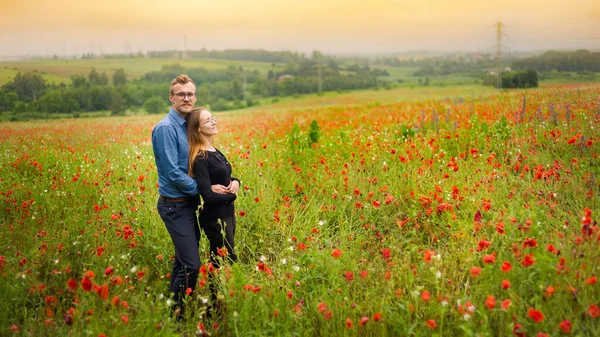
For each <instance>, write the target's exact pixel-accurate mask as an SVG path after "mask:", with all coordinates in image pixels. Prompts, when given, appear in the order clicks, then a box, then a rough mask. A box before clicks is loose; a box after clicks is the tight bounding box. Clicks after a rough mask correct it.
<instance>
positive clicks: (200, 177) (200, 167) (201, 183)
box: [194, 158, 237, 205]
mask: <svg viewBox="0 0 600 337" xmlns="http://www.w3.org/2000/svg"><path fill="white" fill-rule="evenodd" d="M194 179H196V183H197V184H198V190H199V191H200V195H201V196H202V200H203V201H204V203H206V204H207V205H210V204H224V203H226V202H232V201H234V200H235V199H236V198H237V196H236V195H235V194H228V193H227V194H221V193H215V192H213V190H212V188H211V184H210V174H209V172H208V161H207V160H206V158H204V159H200V158H196V160H195V161H194Z"/></svg>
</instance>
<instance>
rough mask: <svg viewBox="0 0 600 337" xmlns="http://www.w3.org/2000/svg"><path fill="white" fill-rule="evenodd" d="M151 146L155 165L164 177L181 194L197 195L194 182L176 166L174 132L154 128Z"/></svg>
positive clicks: (167, 129) (175, 137)
mask: <svg viewBox="0 0 600 337" xmlns="http://www.w3.org/2000/svg"><path fill="white" fill-rule="evenodd" d="M152 146H153V148H154V156H155V157H156V161H157V165H160V168H161V169H162V170H163V172H164V174H165V177H166V178H167V179H168V180H169V181H170V182H171V183H173V185H175V187H177V188H178V189H179V190H180V191H181V192H182V193H183V194H187V195H197V194H198V186H197V185H196V181H195V180H194V179H192V178H191V177H190V176H189V175H187V174H185V173H184V172H181V170H180V169H179V167H178V166H177V155H178V150H177V135H176V133H175V130H173V129H172V128H169V127H166V126H159V127H157V128H155V129H154V131H153V133H152ZM186 155H187V154H186Z"/></svg>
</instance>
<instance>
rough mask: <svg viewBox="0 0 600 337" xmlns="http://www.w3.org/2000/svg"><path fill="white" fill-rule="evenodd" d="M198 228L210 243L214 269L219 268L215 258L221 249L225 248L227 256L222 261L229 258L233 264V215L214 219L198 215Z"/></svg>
mask: <svg viewBox="0 0 600 337" xmlns="http://www.w3.org/2000/svg"><path fill="white" fill-rule="evenodd" d="M200 226H201V227H202V230H204V234H206V237H207V238H208V241H209V243H210V260H211V262H212V263H213V265H214V266H215V268H219V261H218V259H217V258H216V257H217V256H219V253H218V249H219V248H222V247H226V248H227V253H228V255H227V256H223V258H224V259H226V258H229V259H231V260H232V261H233V262H236V261H237V255H236V253H235V241H234V236H235V215H232V216H230V217H224V218H221V219H215V218H212V217H206V216H202V214H200Z"/></svg>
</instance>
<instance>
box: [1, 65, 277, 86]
mask: <svg viewBox="0 0 600 337" xmlns="http://www.w3.org/2000/svg"><path fill="white" fill-rule="evenodd" d="M173 63H178V64H180V65H181V66H182V67H184V68H200V67H204V68H206V69H211V70H212V69H224V68H227V67H228V66H230V65H234V66H236V67H243V68H244V69H246V70H258V71H259V72H260V73H261V74H263V75H265V76H266V74H267V72H268V71H269V70H271V69H273V70H274V71H276V70H279V69H280V68H283V67H284V66H285V65H281V64H275V65H274V66H275V67H274V68H273V67H272V65H271V63H267V62H252V61H231V60H217V59H158V58H157V59H143V58H135V59H134V58H132V59H34V60H19V61H1V62H0V86H2V85H4V84H5V83H6V82H8V81H10V79H11V78H14V76H15V74H16V73H17V72H18V71H21V72H30V71H38V72H40V73H42V75H43V77H44V79H45V80H47V81H48V82H49V83H54V84H60V83H65V84H70V83H71V76H72V75H82V76H85V77H86V78H87V76H88V74H89V73H90V69H91V68H92V67H94V68H96V70H97V71H98V72H99V73H101V74H102V73H104V74H106V75H107V76H108V77H109V78H112V75H113V74H114V72H115V70H116V69H119V68H123V69H125V73H126V75H127V79H128V80H132V79H138V78H140V77H141V76H143V75H144V74H146V73H148V72H151V71H158V70H160V69H161V68H162V66H164V65H171V64H173Z"/></svg>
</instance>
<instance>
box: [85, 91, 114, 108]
mask: <svg viewBox="0 0 600 337" xmlns="http://www.w3.org/2000/svg"><path fill="white" fill-rule="evenodd" d="M109 89H110V88H109ZM88 95H89V98H90V110H92V111H98V110H108V108H109V106H110V102H111V97H110V93H109V92H107V90H106V89H105V88H104V87H102V86H99V85H92V86H91V87H90V88H89V90H88Z"/></svg>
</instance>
